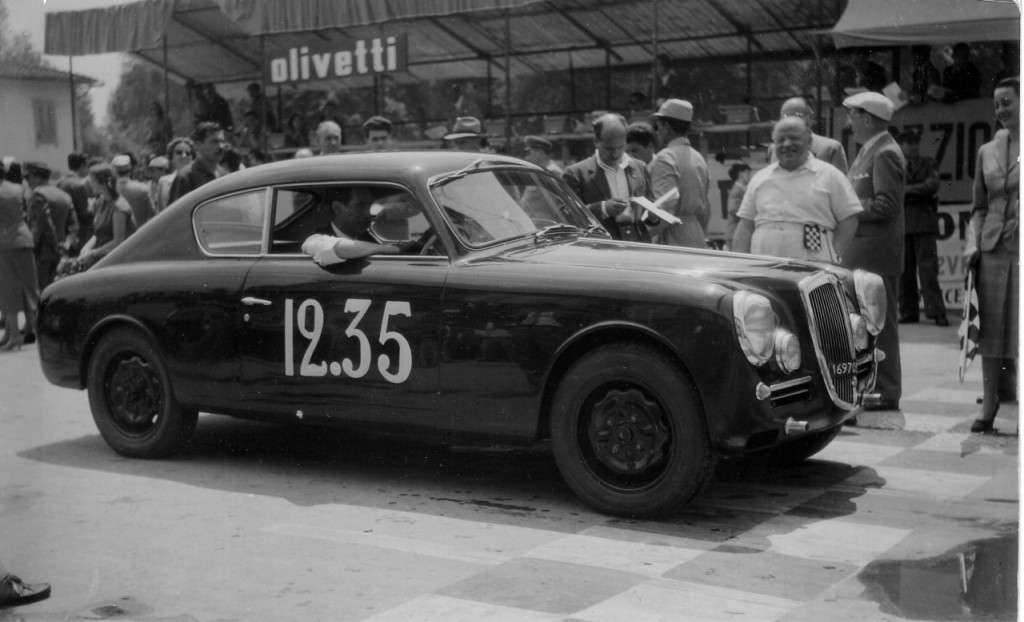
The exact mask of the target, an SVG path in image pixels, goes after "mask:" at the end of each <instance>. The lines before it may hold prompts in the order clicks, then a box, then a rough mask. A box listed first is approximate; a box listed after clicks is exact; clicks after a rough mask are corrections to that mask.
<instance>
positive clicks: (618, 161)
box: [562, 114, 653, 242]
mask: <svg viewBox="0 0 1024 622" xmlns="http://www.w3.org/2000/svg"><path fill="white" fill-rule="evenodd" d="M593 127H594V146H595V147H596V149H595V152H594V155H592V156H590V157H589V158H587V159H585V160H581V161H579V162H577V163H576V164H573V165H572V166H570V167H568V168H567V169H565V172H564V173H562V179H564V180H565V183H567V184H568V185H569V187H570V188H572V191H573V192H575V193H576V196H578V197H579V198H580V200H581V201H583V203H584V204H586V206H587V209H589V210H590V212H591V213H592V214H593V215H594V216H596V217H597V218H598V220H600V221H601V224H602V225H604V228H605V229H607V230H608V233H610V234H611V236H612V237H613V238H615V239H616V240H627V241H631V242H650V241H651V236H650V235H649V233H648V231H647V224H646V223H645V222H644V221H643V220H642V218H641V216H642V214H640V213H639V212H640V210H638V208H637V207H636V206H635V205H633V204H631V202H630V198H631V197H645V198H647V199H652V198H653V194H652V193H651V181H650V176H649V175H648V173H647V167H645V166H644V163H643V162H641V161H640V160H637V159H635V158H631V157H629V155H627V154H626V128H627V124H626V119H625V118H623V117H622V115H618V114H606V115H603V116H601V117H598V119H597V120H595V121H594V123H593ZM649 218H650V217H649Z"/></svg>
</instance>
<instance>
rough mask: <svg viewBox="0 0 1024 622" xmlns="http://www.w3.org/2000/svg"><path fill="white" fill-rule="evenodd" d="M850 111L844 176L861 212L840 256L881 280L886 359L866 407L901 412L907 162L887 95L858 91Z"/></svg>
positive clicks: (849, 104) (880, 337) (848, 264)
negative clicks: (874, 400) (850, 154)
mask: <svg viewBox="0 0 1024 622" xmlns="http://www.w3.org/2000/svg"><path fill="white" fill-rule="evenodd" d="M843 105H844V106H846V108H847V109H848V112H849V120H848V122H847V124H848V125H849V126H850V128H851V129H852V130H853V138H854V140H855V141H856V142H858V143H860V145H861V147H860V151H859V152H858V153H857V157H856V158H854V160H853V163H851V164H850V171H849V173H848V174H847V176H848V177H849V179H850V183H851V184H853V190H854V192H856V193H857V197H858V198H859V199H860V203H861V206H862V207H863V208H864V211H862V212H861V213H859V214H858V215H857V219H858V221H859V223H858V225H857V233H856V235H855V236H854V238H853V241H852V242H851V243H850V246H849V247H848V249H847V251H846V253H845V254H844V255H843V261H842V263H843V265H844V266H846V267H847V268H851V269H853V268H862V269H864V270H868V271H870V272H874V273H876V274H878V275H880V276H881V277H882V280H883V281H884V282H885V298H886V312H885V326H884V327H883V328H882V332H881V333H880V334H879V335H878V347H879V349H880V350H882V351H883V352H885V360H884V361H882V362H881V364H879V366H878V381H877V384H876V385H875V387H876V390H877V391H878V393H880V394H881V401H880V402H879V403H878V404H870V405H868V409H869V410H899V404H900V397H902V393H903V388H902V369H901V366H900V339H899V332H898V326H899V302H898V301H899V287H900V274H901V273H902V272H903V259H904V257H903V252H904V250H903V245H904V223H903V199H904V188H905V185H906V162H905V160H904V158H903V152H902V151H901V150H900V147H899V145H898V144H897V143H896V139H895V138H893V137H892V134H890V133H889V131H888V129H889V121H891V120H892V115H893V111H894V107H893V105H892V102H891V101H889V98H887V97H886V96H885V95H882V94H881V93H875V92H867V93H857V94H856V95H851V96H850V97H847V98H846V99H845V100H844V101H843Z"/></svg>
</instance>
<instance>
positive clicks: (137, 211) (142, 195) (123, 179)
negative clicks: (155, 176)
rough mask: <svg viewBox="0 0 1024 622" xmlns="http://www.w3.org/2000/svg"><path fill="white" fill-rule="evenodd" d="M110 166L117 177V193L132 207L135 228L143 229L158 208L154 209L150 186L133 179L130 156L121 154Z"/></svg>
mask: <svg viewBox="0 0 1024 622" xmlns="http://www.w3.org/2000/svg"><path fill="white" fill-rule="evenodd" d="M110 166H112V167H113V168H114V173H115V174H116V175H117V191H118V192H119V193H120V194H121V196H123V197H124V199H125V200H126V201H128V205H130V206H131V208H132V217H133V218H135V226H136V227H141V226H142V225H144V224H146V222H147V221H149V219H150V218H152V217H153V216H155V215H156V208H155V207H153V195H152V194H150V192H149V186H147V185H146V184H144V183H142V182H141V181H135V180H134V179H132V178H131V174H132V159H131V156H129V155H128V154H126V153H119V154H118V155H116V156H114V157H113V158H111V160H110Z"/></svg>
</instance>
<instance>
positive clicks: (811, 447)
mask: <svg viewBox="0 0 1024 622" xmlns="http://www.w3.org/2000/svg"><path fill="white" fill-rule="evenodd" d="M842 429H843V426H836V427H834V428H830V429H828V430H821V431H820V432H811V433H810V434H806V435H804V437H803V438H801V439H797V440H795V441H792V442H789V443H786V444H784V445H779V446H778V447H774V448H772V449H769V450H767V451H766V452H764V453H763V454H761V453H757V454H753V456H755V457H757V459H759V460H764V461H769V462H774V463H776V464H798V463H800V462H803V461H804V460H807V459H808V458H810V457H811V456H813V455H814V454H816V453H818V452H819V451H821V450H822V449H825V448H826V447H828V444H829V443H831V442H832V441H833V440H834V439H835V437H836V436H838V435H839V432H840V430H842Z"/></svg>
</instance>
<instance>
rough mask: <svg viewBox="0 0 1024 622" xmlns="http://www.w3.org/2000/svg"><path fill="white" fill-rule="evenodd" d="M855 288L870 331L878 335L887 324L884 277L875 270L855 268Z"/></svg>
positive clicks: (858, 302)
mask: <svg viewBox="0 0 1024 622" xmlns="http://www.w3.org/2000/svg"><path fill="white" fill-rule="evenodd" d="M853 288H854V290H856V292H857V305H858V306H859V307H860V313H861V315H862V316H863V317H864V322H865V323H866V324H867V329H868V332H869V333H871V334H872V335H877V334H878V333H880V332H882V327H883V326H885V304H886V303H885V283H884V282H883V281H882V277H880V276H878V275H877V274H875V273H874V272H868V271H866V270H854V271H853Z"/></svg>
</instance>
